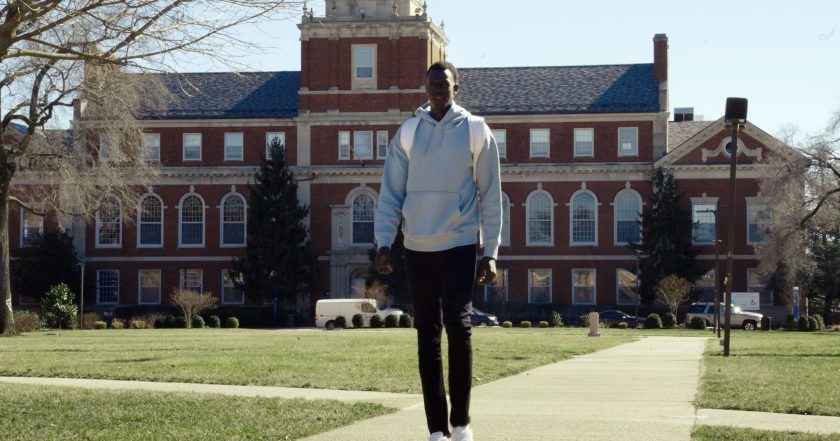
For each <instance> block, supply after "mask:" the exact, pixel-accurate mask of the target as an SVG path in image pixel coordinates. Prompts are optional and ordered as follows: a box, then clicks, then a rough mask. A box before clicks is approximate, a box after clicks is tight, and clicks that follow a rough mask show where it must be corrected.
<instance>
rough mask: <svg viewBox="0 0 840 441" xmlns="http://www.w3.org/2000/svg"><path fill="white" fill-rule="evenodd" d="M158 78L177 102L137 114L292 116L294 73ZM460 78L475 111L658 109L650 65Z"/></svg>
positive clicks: (471, 73)
mask: <svg viewBox="0 0 840 441" xmlns="http://www.w3.org/2000/svg"><path fill="white" fill-rule="evenodd" d="M161 75H162V78H163V82H164V84H165V85H166V87H167V88H168V89H169V90H170V91H171V92H172V93H173V94H175V96H177V97H178V100H177V102H176V103H173V104H170V105H169V106H168V107H167V108H166V109H165V110H163V111H162V112H151V111H150V112H145V113H143V112H141V114H140V117H141V118H143V119H222V118H225V119H229V118H293V117H296V116H297V114H298V91H299V90H300V72H243V73H232V72H223V73H186V74H181V75H177V74H161ZM459 75H460V79H459V80H460V81H459V82H460V86H461V88H460V92H459V94H458V98H457V102H458V104H460V105H462V106H464V107H466V108H467V109H470V110H471V111H472V112H475V113H477V114H480V115H518V114H558V113H626V112H658V111H659V95H658V89H657V84H656V82H654V80H653V65H652V64H626V65H604V66H557V67H494V68H464V69H459ZM417 104H418V105H420V104H422V103H417Z"/></svg>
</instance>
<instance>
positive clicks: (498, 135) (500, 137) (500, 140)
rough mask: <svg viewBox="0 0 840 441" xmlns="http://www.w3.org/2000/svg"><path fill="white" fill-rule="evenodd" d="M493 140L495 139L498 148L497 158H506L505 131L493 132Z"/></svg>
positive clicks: (497, 130)
mask: <svg viewBox="0 0 840 441" xmlns="http://www.w3.org/2000/svg"><path fill="white" fill-rule="evenodd" d="M493 138H495V139H496V145H497V146H498V147H499V158H507V130H505V129H496V130H493Z"/></svg>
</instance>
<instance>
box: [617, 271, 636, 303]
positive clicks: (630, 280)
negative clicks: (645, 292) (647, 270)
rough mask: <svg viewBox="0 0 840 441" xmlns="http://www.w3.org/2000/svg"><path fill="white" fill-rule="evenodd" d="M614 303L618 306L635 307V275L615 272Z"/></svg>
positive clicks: (630, 272)
mask: <svg viewBox="0 0 840 441" xmlns="http://www.w3.org/2000/svg"><path fill="white" fill-rule="evenodd" d="M615 278H616V289H617V292H616V303H617V304H619V305H635V304H636V303H638V301H639V295H638V286H637V285H636V273H634V272H632V271H629V270H626V269H619V270H617V271H616V275H615Z"/></svg>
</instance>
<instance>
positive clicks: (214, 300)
mask: <svg viewBox="0 0 840 441" xmlns="http://www.w3.org/2000/svg"><path fill="white" fill-rule="evenodd" d="M169 303H170V304H171V305H172V306H175V307H177V308H178V309H180V310H181V313H182V314H183V315H184V317H194V316H197V315H199V314H201V312H202V311H206V310H208V309H210V308H212V307H214V306H216V304H218V303H219V298H218V297H216V296H214V295H213V293H211V292H209V291H204V292H198V291H194V290H191V289H179V288H174V289H173V290H172V292H171V293H170V294H169ZM184 323H186V324H187V325H188V326H189V325H192V321H189V322H188V321H186V320H184Z"/></svg>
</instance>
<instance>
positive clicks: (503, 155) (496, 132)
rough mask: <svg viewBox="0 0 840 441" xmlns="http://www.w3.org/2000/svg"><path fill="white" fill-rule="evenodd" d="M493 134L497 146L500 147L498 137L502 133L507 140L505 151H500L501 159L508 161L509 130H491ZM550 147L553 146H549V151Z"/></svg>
mask: <svg viewBox="0 0 840 441" xmlns="http://www.w3.org/2000/svg"><path fill="white" fill-rule="evenodd" d="M491 133H492V134H493V139H495V140H496V146H498V145H499V140H498V137H497V136H496V135H497V134H499V133H501V134H502V136H504V138H505V151H504V152H502V151H501V150H499V159H507V129H493V130H491ZM550 147H551V146H550V144H549V149H550Z"/></svg>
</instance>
